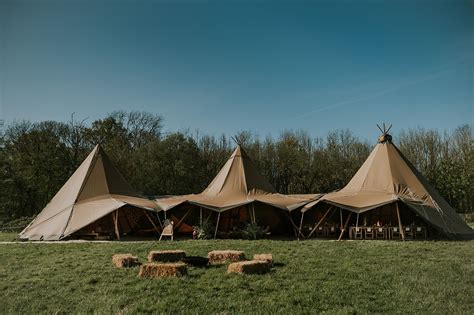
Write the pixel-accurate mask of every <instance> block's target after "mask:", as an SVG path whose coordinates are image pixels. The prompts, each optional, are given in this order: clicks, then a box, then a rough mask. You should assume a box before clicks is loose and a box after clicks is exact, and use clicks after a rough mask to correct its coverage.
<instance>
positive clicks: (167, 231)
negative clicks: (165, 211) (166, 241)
mask: <svg viewBox="0 0 474 315" xmlns="http://www.w3.org/2000/svg"><path fill="white" fill-rule="evenodd" d="M173 234H174V223H173V221H170V220H168V219H167V220H165V222H164V223H163V232H161V235H160V239H159V240H158V241H161V238H162V237H163V236H170V237H171V240H173V236H174V235H173Z"/></svg>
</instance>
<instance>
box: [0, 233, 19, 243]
mask: <svg viewBox="0 0 474 315" xmlns="http://www.w3.org/2000/svg"><path fill="white" fill-rule="evenodd" d="M17 236H18V233H15V232H1V231H0V242H11V241H15V239H16V237H17Z"/></svg>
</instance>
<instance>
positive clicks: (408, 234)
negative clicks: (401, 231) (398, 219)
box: [405, 226, 415, 240]
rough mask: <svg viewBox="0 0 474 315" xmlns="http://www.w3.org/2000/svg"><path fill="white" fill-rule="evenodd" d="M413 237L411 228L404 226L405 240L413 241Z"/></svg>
mask: <svg viewBox="0 0 474 315" xmlns="http://www.w3.org/2000/svg"><path fill="white" fill-rule="evenodd" d="M414 237H415V234H414V232H413V227H411V226H406V227H405V239H409V240H410V239H413V238H414Z"/></svg>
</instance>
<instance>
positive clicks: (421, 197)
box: [302, 131, 474, 238]
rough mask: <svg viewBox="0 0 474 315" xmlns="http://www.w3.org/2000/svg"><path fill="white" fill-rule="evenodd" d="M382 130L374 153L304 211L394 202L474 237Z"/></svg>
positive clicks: (361, 209)
mask: <svg viewBox="0 0 474 315" xmlns="http://www.w3.org/2000/svg"><path fill="white" fill-rule="evenodd" d="M383 132H384V133H383V134H382V136H381V137H380V138H379V141H378V144H377V145H376V146H375V148H374V149H373V151H372V153H371V154H370V155H369V157H368V158H367V160H366V161H365V162H364V164H363V165H362V166H361V168H360V169H359V170H358V171H357V173H356V174H355V175H354V177H353V178H352V179H351V180H350V182H349V183H348V184H347V185H346V186H345V187H344V188H342V189H341V190H339V191H336V192H333V193H329V194H327V195H325V196H323V197H322V198H321V199H319V200H317V201H314V202H311V203H308V204H307V205H306V206H305V207H304V208H303V209H302V212H303V213H304V212H306V211H308V210H309V209H311V208H312V207H315V206H316V205H317V204H324V203H326V204H329V205H332V206H335V207H338V208H341V209H345V210H348V211H351V212H352V213H358V214H361V213H365V212H368V211H370V210H374V209H380V208H383V207H385V208H386V207H390V206H391V205H392V206H394V207H396V209H397V211H398V205H402V206H405V207H406V208H407V209H409V210H411V212H412V213H414V214H415V215H416V216H418V217H419V218H421V219H422V220H423V221H424V222H425V223H427V224H429V225H431V226H432V227H434V228H435V229H437V230H438V231H440V232H442V233H444V234H445V235H447V236H449V237H454V238H472V237H473V236H474V233H473V230H472V229H471V228H470V227H469V226H468V225H467V224H466V223H465V222H464V221H463V220H462V219H461V218H460V217H459V215H458V214H457V213H456V211H455V210H454V209H453V208H452V207H451V206H450V205H449V204H448V202H446V200H444V199H443V197H441V195H440V194H439V193H438V192H437V191H436V190H435V189H434V188H433V187H432V186H431V185H430V183H428V181H427V180H426V179H425V178H424V177H423V176H422V175H421V174H420V173H419V172H418V171H417V170H416V169H415V167H414V166H413V165H412V164H411V163H410V162H409V161H408V160H407V159H406V157H405V156H403V154H402V153H401V152H400V151H399V149H398V148H397V147H396V146H395V145H394V144H393V143H392V137H391V136H390V135H389V134H388V133H387V132H386V131H383ZM392 208H393V207H392ZM341 218H342V217H341ZM399 221H400V219H399ZM401 221H403V218H401ZM403 223H404V224H405V223H406V224H408V223H409V222H403ZM402 235H403V232H402Z"/></svg>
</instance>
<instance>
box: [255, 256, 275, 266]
mask: <svg viewBox="0 0 474 315" xmlns="http://www.w3.org/2000/svg"><path fill="white" fill-rule="evenodd" d="M253 260H261V261H266V262H267V264H269V265H270V266H273V255H272V254H255V255H253Z"/></svg>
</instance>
